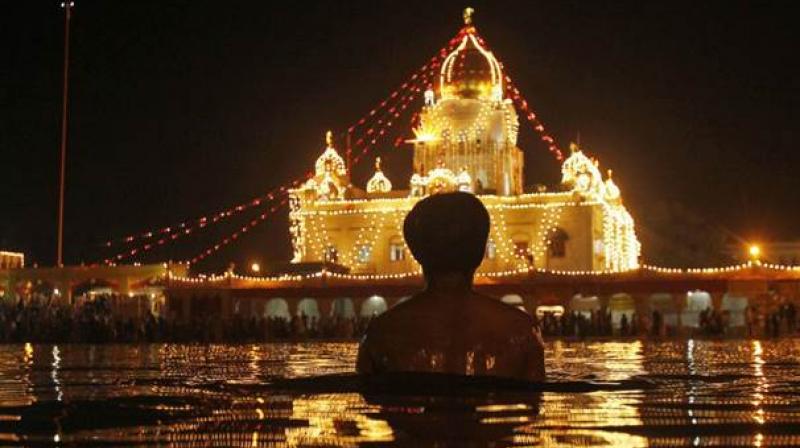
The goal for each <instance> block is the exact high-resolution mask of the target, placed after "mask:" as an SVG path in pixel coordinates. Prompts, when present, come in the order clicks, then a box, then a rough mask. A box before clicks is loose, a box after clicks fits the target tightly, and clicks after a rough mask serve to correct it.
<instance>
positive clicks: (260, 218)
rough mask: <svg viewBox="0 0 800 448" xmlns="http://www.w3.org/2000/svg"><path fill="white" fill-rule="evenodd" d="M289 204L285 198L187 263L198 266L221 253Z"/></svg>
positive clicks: (286, 197) (287, 198)
mask: <svg viewBox="0 0 800 448" xmlns="http://www.w3.org/2000/svg"><path fill="white" fill-rule="evenodd" d="M288 202H289V197H288V196H285V197H284V198H283V199H282V200H281V201H280V202H278V203H277V204H275V205H273V206H272V207H270V209H269V210H267V211H265V212H264V213H262V214H260V215H258V216H257V217H255V218H254V219H252V220H250V222H248V223H246V224H245V225H243V226H242V227H241V228H239V229H238V230H236V231H235V232H233V233H231V234H230V235H228V236H226V237H225V238H222V239H221V240H219V241H217V243H216V244H214V245H213V246H209V247H208V248H206V249H205V250H203V251H202V252H200V253H199V254H198V255H195V256H194V258H192V259H191V260H187V261H186V263H189V264H196V263H198V262H200V261H203V260H204V259H205V258H207V257H208V256H209V255H212V254H213V253H215V252H217V251H219V250H220V249H222V248H223V247H225V246H227V245H228V244H230V243H232V242H234V241H236V240H238V239H239V237H240V236H242V235H243V234H245V233H247V232H249V231H250V230H251V229H252V228H254V227H255V226H257V225H258V224H260V223H262V222H264V221H265V220H266V219H267V218H268V217H269V216H271V215H272V214H274V213H275V212H277V211H278V210H280V209H281V208H283V207H284V206H285V205H286V204H287V203H288Z"/></svg>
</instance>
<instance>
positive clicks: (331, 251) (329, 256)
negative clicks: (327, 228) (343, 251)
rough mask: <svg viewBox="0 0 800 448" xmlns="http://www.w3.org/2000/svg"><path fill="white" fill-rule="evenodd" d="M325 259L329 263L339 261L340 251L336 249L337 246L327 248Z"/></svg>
mask: <svg viewBox="0 0 800 448" xmlns="http://www.w3.org/2000/svg"><path fill="white" fill-rule="evenodd" d="M325 261H326V262H327V263H338V262H339V251H338V250H336V246H328V247H326V248H325Z"/></svg>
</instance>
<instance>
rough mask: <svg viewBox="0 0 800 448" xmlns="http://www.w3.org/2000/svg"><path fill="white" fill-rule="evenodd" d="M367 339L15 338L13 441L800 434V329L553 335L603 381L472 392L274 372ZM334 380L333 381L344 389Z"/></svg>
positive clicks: (0, 417)
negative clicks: (750, 334)
mask: <svg viewBox="0 0 800 448" xmlns="http://www.w3.org/2000/svg"><path fill="white" fill-rule="evenodd" d="M356 350H357V345H356V344H354V343H320V342H311V343H306V344H257V345H175V344H151V345H101V346H89V345H57V346H53V345H31V344H20V345H2V346H0V445H32V444H33V445H37V444H38V445H48V444H54V443H60V444H67V445H81V446H85V445H97V446H108V445H120V446H133V445H162V446H198V445H202V446H248V447H251V446H270V447H277V446H342V447H346V446H365V445H370V446H375V445H386V444H389V445H391V444H398V445H404V446H433V445H437V446H500V447H502V446H532V445H541V446H628V447H636V446H687V445H688V446H693V445H694V446H770V445H781V446H786V445H791V444H800V363H798V360H800V340H796V339H783V340H765V341H749V340H738V341H737V340H734V341H692V340H690V341H682V342H677V341H670V342H641V341H633V342H586V343H579V342H574V343H573V342H570V343H567V342H558V341H556V342H550V343H548V345H547V351H546V355H547V363H548V366H549V371H548V380H549V381H550V382H555V383H565V382H566V383H569V382H574V381H580V382H585V381H593V382H606V381H610V382H615V383H617V384H614V385H613V387H611V386H609V387H604V386H603V385H602V384H601V385H599V386H598V387H594V388H593V389H592V390H590V391H589V392H585V391H584V392H578V391H570V390H569V388H566V390H564V389H563V388H562V389H557V390H552V389H551V390H546V391H544V392H516V393H512V394H508V393H505V394H492V395H488V394H487V395H484V396H469V397H452V396H449V397H415V396H374V395H370V394H361V393H359V392H357V391H353V390H342V391H336V390H328V391H325V392H324V393H322V392H319V391H313V390H303V389H302V388H294V389H291V390H278V389H276V388H274V387H269V385H268V384H270V383H273V382H274V381H276V380H280V379H286V378H301V377H307V376H313V375H321V374H336V373H348V372H352V370H353V365H354V361H355V356H356ZM334 389H335V388H334Z"/></svg>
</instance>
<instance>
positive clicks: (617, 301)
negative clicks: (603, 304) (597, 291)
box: [608, 293, 636, 330]
mask: <svg viewBox="0 0 800 448" xmlns="http://www.w3.org/2000/svg"><path fill="white" fill-rule="evenodd" d="M608 309H609V310H610V311H611V327H612V328H613V329H615V330H619V329H620V328H621V322H622V316H625V319H626V320H627V321H628V325H630V324H631V322H632V319H633V313H635V312H636V304H635V303H634V301H633V297H631V295H630V294H626V293H618V294H614V295H612V296H611V297H610V298H609V299H608Z"/></svg>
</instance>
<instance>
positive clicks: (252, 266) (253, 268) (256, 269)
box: [250, 263, 261, 274]
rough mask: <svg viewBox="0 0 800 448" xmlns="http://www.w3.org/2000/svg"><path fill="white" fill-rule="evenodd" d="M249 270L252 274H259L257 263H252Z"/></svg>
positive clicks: (259, 266)
mask: <svg viewBox="0 0 800 448" xmlns="http://www.w3.org/2000/svg"><path fill="white" fill-rule="evenodd" d="M250 270H251V271H253V273H254V274H258V273H259V272H261V265H260V264H258V263H253V264H251V265H250Z"/></svg>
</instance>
